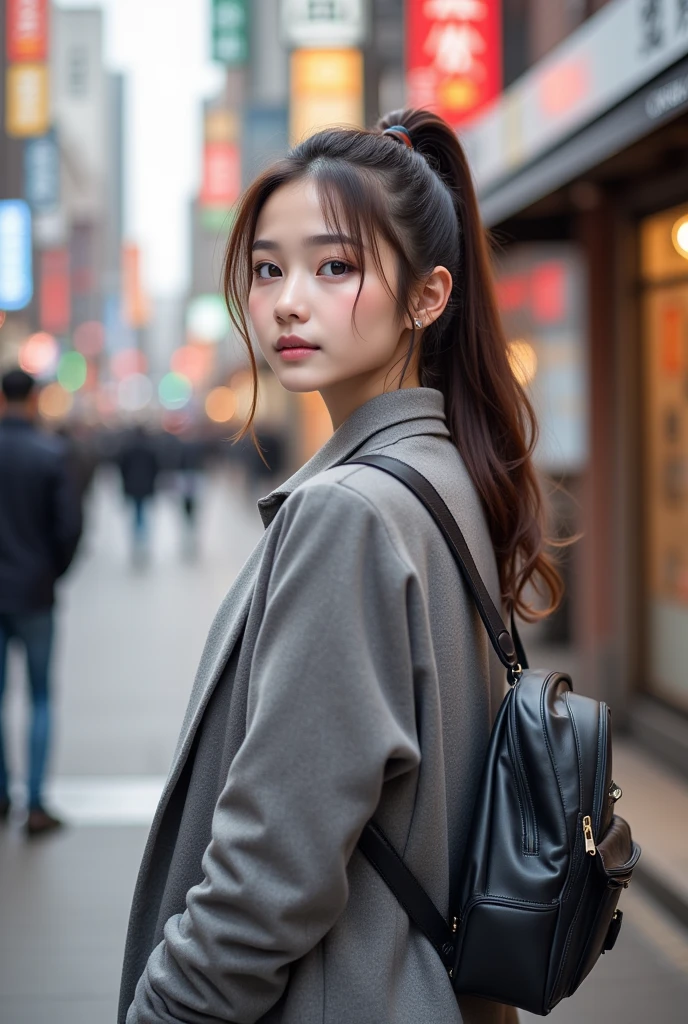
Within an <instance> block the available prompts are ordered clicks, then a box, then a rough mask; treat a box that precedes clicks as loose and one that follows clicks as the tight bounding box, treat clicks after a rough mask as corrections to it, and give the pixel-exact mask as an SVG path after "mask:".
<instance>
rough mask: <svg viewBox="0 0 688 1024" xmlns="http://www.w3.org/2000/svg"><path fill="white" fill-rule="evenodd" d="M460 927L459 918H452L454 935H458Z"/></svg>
mask: <svg viewBox="0 0 688 1024" xmlns="http://www.w3.org/2000/svg"><path fill="white" fill-rule="evenodd" d="M458 927H459V919H458V917H453V918H452V931H453V932H454V934H456V931H457V929H458Z"/></svg>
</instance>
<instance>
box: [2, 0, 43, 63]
mask: <svg viewBox="0 0 688 1024" xmlns="http://www.w3.org/2000/svg"><path fill="white" fill-rule="evenodd" d="M5 2H6V4H7V17H6V39H7V60H8V61H9V62H10V63H11V64H24V63H27V62H29V63H32V62H34V63H35V62H37V61H45V60H47V59H48V0H5Z"/></svg>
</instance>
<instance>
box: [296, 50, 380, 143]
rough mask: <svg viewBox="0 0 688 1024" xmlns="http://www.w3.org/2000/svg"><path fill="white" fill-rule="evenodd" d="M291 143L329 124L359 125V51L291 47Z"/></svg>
mask: <svg viewBox="0 0 688 1024" xmlns="http://www.w3.org/2000/svg"><path fill="white" fill-rule="evenodd" d="M289 115H290V117H289V120H290V124H289V134H290V139H291V142H292V144H294V143H296V142H299V141H300V140H301V139H303V138H305V137H306V136H308V135H312V134H313V132H317V131H319V130H320V129H321V128H326V127H328V126H330V125H338V126H342V125H348V126H351V125H355V126H357V127H360V126H361V125H362V124H363V53H362V51H361V50H295V51H294V52H293V53H292V55H291V89H290V107H289Z"/></svg>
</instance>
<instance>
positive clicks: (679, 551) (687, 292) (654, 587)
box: [639, 190, 688, 712]
mask: <svg viewBox="0 0 688 1024" xmlns="http://www.w3.org/2000/svg"><path fill="white" fill-rule="evenodd" d="M687 191H688V190H687ZM639 229H640V238H639V241H640V285H641V300H640V305H641V325H642V328H641V329H642V352H641V360H642V375H641V376H642V382H643V389H642V390H643V393H642V413H641V415H642V417H643V421H644V424H645V447H644V451H643V458H644V467H643V468H644V472H643V478H644V488H643V491H644V505H645V515H644V517H643V532H644V545H643V547H644V551H645V558H646V569H645V587H644V601H643V605H644V618H645V624H644V625H645V635H646V673H645V681H646V686H647V690H648V692H649V693H651V694H655V695H656V696H657V697H659V698H660V699H662V700H663V701H666V702H667V703H669V704H670V705H675V706H676V707H678V708H681V709H683V710H684V711H687V712H688V201H687V202H686V203H684V204H681V205H679V206H676V207H674V208H672V209H670V210H666V211H662V212H661V213H656V214H653V215H652V216H650V217H646V218H644V219H643V220H642V221H641V223H640V226H639Z"/></svg>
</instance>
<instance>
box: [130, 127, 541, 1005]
mask: <svg viewBox="0 0 688 1024" xmlns="http://www.w3.org/2000/svg"><path fill="white" fill-rule="evenodd" d="M237 210H238V212H237V215H236V217H235V219H234V221H233V226H232V229H231V234H230V238H229V242H228V246H227V250H226V258H225V272H224V280H225V293H226V296H227V299H228V302H229V304H230V308H232V309H234V310H240V311H241V313H242V316H243V320H242V323H243V330H242V332H241V336H242V338H243V341H244V344H245V346H246V350H247V354H248V356H249V359H250V360H251V366H252V375H253V384H254V393H253V398H254V403H253V406H252V408H253V409H255V398H256V392H257V380H258V376H257V371H256V360H255V356H254V349H253V348H252V346H253V345H254V344H255V343H256V342H257V344H258V346H259V348H260V351H261V352H262V354H263V357H264V359H265V361H266V362H267V364H268V365H269V367H270V368H271V369H272V371H273V372H274V373H275V375H276V376H277V378H278V380H279V382H280V383H281V384H282V386H283V387H284V388H286V389H287V390H288V391H291V392H294V393H303V392H311V391H319V392H320V394H321V396H322V398H323V400H324V402H325V404H326V406H327V409H328V411H329V414H330V417H331V419H332V424H333V426H334V428H335V430H334V433H333V435H332V437H331V438H330V439H329V440H328V441H327V442H326V443H325V444H324V445H323V446H322V448H321V449H320V450H319V451H318V452H316V454H315V455H314V456H313V457H312V458H311V459H310V461H309V462H308V463H307V464H306V465H305V466H303V467H301V469H299V470H298V472H297V473H295V474H294V475H293V476H292V477H291V478H290V479H289V480H287V481H286V482H284V483H282V484H281V485H280V486H278V487H277V488H276V489H275V490H273V491H272V493H270V494H269V495H268V496H266V497H265V498H263V499H261V501H260V502H259V511H260V514H261V517H262V520H263V524H264V526H265V533H264V535H263V537H262V538H261V540H260V541H259V543H258V545H257V547H256V549H255V551H254V552H253V554H252V555H251V556H250V558H249V560H248V562H247V563H246V565H245V566H244V567H243V569H242V570H241V571H240V573H239V575H238V577H237V579H236V581H235V583H234V585H233V587H232V589H231V590H230V592H229V594H228V595H227V597H226V598H225V600H224V601H223V602H222V605H221V607H220V610H219V611H218V614H217V617H216V619H215V622H214V623H213V625H212V627H211V630H210V634H209V637H208V641H207V645H206V649H205V651H204V653H203V657H202V660H201V665H200V668H199V671H198V673H197V676H196V679H195V682H194V687H193V692H192V696H191V702H190V705H189V708H188V711H187V715H186V719H185V723H184V726H183V729H182V734H181V737H180V741H179V743H178V745H177V751H176V755H175V760H174V763H173V765H172V769H171V771H170V773H169V775H168V781H167V784H166V788H165V791H164V793H163V797H162V803H161V807H160V810H159V813H158V814H157V815H156V817H155V824H154V825H153V829H152V833H151V836H150V838H149V841H148V844H147V846H146V851H145V853H144V861H143V864H142V867H141V871H140V874H139V880H138V884H137V889H136V893H135V896H134V904H133V908H132V915H131V919H130V925H129V936H128V941H127V947H126V954H125V965H124V974H123V981H122V991H121V1001H120V1013H119V1024H125V1022H126V1024H144V1022H145V1024H163V1022H166V1024H172V1022H182V1021H199V1022H200V1021H205V1022H207V1024H211V1022H213V1024H215V1022H217V1024H219V1022H220V1021H253V1022H256V1024H257V1022H264V1024H267V1022H268V1021H270V1022H271V1024H297V1022H298V1024H301V1022H306V1021H315V1020H317V1021H321V1022H322V1024H342V1022H345V1021H346V1022H357V1024H363V1022H366V1024H369V1022H375V1024H419V1022H423V1024H430V1022H432V1024H460V1022H461V1021H464V1022H468V1021H470V1022H471V1024H488V1022H489V1024H506V1022H507V1021H509V1022H512V1021H515V1020H516V1019H517V1016H516V1011H515V1010H513V1009H512V1008H510V1007H507V1006H501V1005H499V1004H497V1003H495V1002H492V1001H489V1000H487V999H485V1000H481V999H475V998H472V997H466V996H460V997H459V998H458V999H457V996H456V994H455V992H454V990H453V987H452V984H451V982H450V979H449V977H448V970H447V966H446V964H447V963H448V958H449V957H450V956H451V955H452V953H453V946H452V944H451V943H446V944H445V945H444V946H443V947H441V951H440V950H437V947H436V942H433V944H432V945H431V943H430V942H429V941H428V939H427V938H426V935H434V936H437V935H438V934H440V935H444V934H445V933H448V932H449V925H448V924H447V923H446V922H447V920H448V914H449V913H450V912H451V910H452V896H454V897H455V895H456V894H455V892H454V890H455V889H456V888H457V887H459V885H460V882H459V880H458V879H457V873H458V871H459V869H460V866H461V865H462V864H464V863H466V862H467V861H469V860H470V855H471V850H470V846H469V838H470V827H471V818H472V814H473V809H474V805H475V802H476V797H477V794H478V791H479V781H480V776H481V772H482V767H483V763H484V760H485V754H486V750H487V746H488V742H489V737H490V728H491V722H492V720H493V719H494V715H495V713H496V710H497V707H498V703H499V701H500V700H501V698H502V697H503V695H504V690H505V688H506V680H505V673H504V672H503V671H502V670H501V669H498V666H497V663H496V659H494V660H493V661H492V662H491V661H490V657H489V641H488V636H487V633H486V631H485V629H484V627H483V625H482V623H481V621H480V618H479V616H478V614H477V612H476V607H475V604H474V603H473V601H472V599H471V596H470V592H469V590H468V588H467V586H466V585H465V584H464V582H463V579H462V577H461V574H460V572H459V570H458V568H457V566H456V564H455V563H454V561H453V559H452V557H451V555H450V553H449V551H448V549H447V546H446V544H445V542H444V539H443V538H442V535H441V533H440V531H439V529H438V527H437V525H436V523H435V521H434V519H433V517H432V516H430V515H428V512H427V510H426V508H425V507H424V506H423V505H422V504H421V502H420V501H419V500H418V499H417V498H416V496H415V495H414V494H412V493H411V492H410V491H409V490H408V489H407V488H406V487H405V486H404V484H403V483H401V482H400V481H399V480H397V479H395V478H394V477H393V476H391V475H388V474H387V473H385V472H382V471H381V470H380V469H379V468H376V467H375V466H373V465H360V464H359V465H350V464H347V463H348V460H350V459H351V458H352V456H354V455H356V456H361V455H367V456H370V455H372V453H375V454H376V456H377V457H378V458H380V456H381V455H386V456H387V458H389V459H392V460H396V463H397V466H399V465H401V467H406V472H407V475H408V469H409V468H410V469H411V470H416V471H417V472H418V471H419V472H422V473H423V475H424V476H426V477H427V478H428V480H429V481H430V483H431V484H432V485H433V486H434V488H435V489H436V490H437V491H438V492H439V493H440V494H441V495H442V497H443V499H444V501H445V502H446V505H447V507H448V510H449V513H450V514H451V515H453V517H454V518H455V519H456V520H457V521H458V522H459V524H460V526H461V528H462V530H463V532H464V534H465V536H466V539H467V543H468V544H469V545H470V549H471V553H472V555H473V558H474V560H475V563H476V565H477V569H478V571H479V572H480V574H481V576H482V578H483V579H484V581H485V585H486V587H487V588H488V590H489V593H490V595H491V597H492V601H493V602H495V603H496V605H497V606H498V607H500V606H501V607H502V609H503V611H505V612H506V614H509V613H510V612H511V611H515V612H517V613H521V614H523V615H526V616H529V617H531V618H533V617H534V616H535V617H536V616H537V614H538V613H537V611H535V610H534V609H533V608H532V607H531V606H530V605H529V603H528V593H529V590H528V584H529V583H533V584H534V585H535V586H536V589H539V592H540V593H541V594H542V596H543V604H544V605H547V606H548V610H549V607H550V606H552V605H554V604H556V601H557V599H558V597H559V594H560V586H561V585H560V580H559V576H558V574H557V571H556V569H555V568H554V566H553V564H552V562H551V559H550V557H549V554H548V552H547V542H546V538H545V537H544V536H543V532H542V526H541V524H542V521H543V508H542V497H541V494H540V491H539V487H538V483H537V476H536V471H535V467H534V465H533V461H532V457H531V456H532V444H531V438H532V431H533V430H534V428H535V420H534V414H533V410H532V408H531V406H530V403H529V401H528V398H527V396H526V394H525V392H524V391H523V390H522V388H521V387H520V386H519V384H518V382H517V381H516V379H515V377H514V374H513V372H512V370H511V367H510V363H509V358H508V348H507V339H506V337H505V335H504V332H503V329H502V326H501V322H500V317H499V312H498V308H497V305H496V301H495V296H494V286H493V281H492V276H491V272H490V262H489V250H488V245H487V239H486V234H485V231H484V230H483V227H482V225H481V222H480V215H479V212H478V203H477V199H476V195H475V190H474V186H473V183H472V179H471V173H470V169H469V167H468V163H467V161H466V158H465V155H464V153H463V150H462V148H461V145H460V143H459V140H458V138H457V135H456V132H455V131H454V130H453V129H452V128H451V127H450V126H449V125H448V124H446V123H445V122H444V121H442V120H441V119H440V118H439V117H437V116H436V115H435V114H432V113H430V112H428V111H423V110H407V111H398V112H396V113H395V114H393V115H390V116H389V117H388V118H385V119H383V121H382V122H381V123H380V124H378V125H377V127H376V128H375V129H373V130H372V131H362V130H357V129H329V130H325V131H321V132H318V133H316V134H314V135H312V136H310V137H309V138H307V139H306V140H305V141H304V142H301V143H300V144H299V145H297V146H296V147H295V149H293V150H292V151H291V153H289V154H288V155H287V156H286V157H285V158H284V159H283V160H281V161H280V162H279V163H278V164H277V165H276V166H275V167H272V168H269V169H268V170H266V171H264V172H263V174H261V176H260V177H259V178H258V180H257V181H256V182H254V184H253V185H252V186H250V187H249V189H248V190H247V192H246V194H245V195H244V197H243V198H242V200H241V201H240V203H239V204H238V208H237ZM250 425H251V418H250V417H249V421H248V423H247V424H246V425H245V428H244V430H245V431H248V429H249V428H250ZM388 465H389V464H388ZM505 633H506V631H505ZM482 811H483V809H482V808H478V812H479V813H482ZM371 820H374V821H375V823H376V825H377V826H378V828H379V829H384V834H385V836H386V843H387V845H386V847H385V849H386V850H387V853H388V857H391V858H392V859H393V863H394V864H395V865H397V869H396V870H397V873H398V872H399V870H400V868H399V866H398V861H397V859H396V858H395V857H393V855H392V853H391V852H390V850H389V847H392V848H393V849H394V850H396V851H397V854H398V856H399V857H401V856H403V858H404V861H405V864H406V865H407V866H408V870H410V871H412V872H413V874H414V875H415V876H416V878H417V880H418V884H419V885H420V886H422V887H423V888H424V889H425V891H426V892H427V893H428V894H429V895H430V896H431V898H432V899H433V901H434V902H435V910H434V915H433V916H431V917H430V921H431V924H430V926H429V928H427V929H426V930H425V934H423V932H422V931H421V929H420V928H417V927H416V926H415V925H414V924H412V922H411V920H410V918H409V917H408V916H407V915H406V914H405V913H404V910H403V908H402V907H401V906H400V904H399V903H398V901H397V900H396V898H395V896H394V895H393V893H392V891H391V889H390V888H389V887H388V886H387V885H386V884H385V881H383V879H382V877H381V876H380V875H379V874H378V873H377V872H376V871H375V870H373V868H372V866H371V864H370V863H369V862H368V860H367V859H366V855H365V854H364V852H363V850H362V849H361V848H360V847H359V840H360V839H361V837H362V835H363V834H364V830H365V829H366V826H367V824H368V823H369V822H371ZM366 834H368V833H366ZM423 906H425V904H423ZM437 908H440V909H437ZM453 909H454V912H457V910H458V908H456V907H454V908H453ZM436 919H440V920H442V919H443V920H444V922H445V923H444V924H443V925H442V928H437V929H436V928H435V921H436ZM479 920H480V919H479ZM505 920H506V915H505ZM426 921H427V918H426ZM506 927H507V925H505V928H506ZM475 928H476V931H477V930H478V929H479V928H480V925H477V926H475ZM468 936H469V937H468V938H467V940H466V941H467V942H468V943H470V941H471V938H470V936H471V933H470V932H469V933H468ZM444 941H445V940H444V939H442V942H443V943H444ZM433 945H435V948H433ZM446 946H448V947H449V948H448V949H447V948H446ZM474 955H476V954H475V953H474ZM503 961H504V957H501V959H500V952H499V951H498V950H496V951H495V955H494V962H488V963H486V964H485V965H484V970H485V974H486V976H489V975H492V974H493V973H497V972H500V971H507V970H508V966H506V965H505V963H504V962H503Z"/></svg>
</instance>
